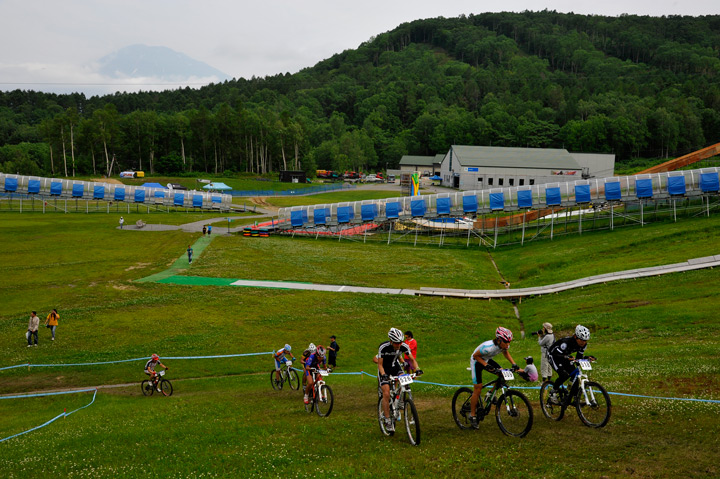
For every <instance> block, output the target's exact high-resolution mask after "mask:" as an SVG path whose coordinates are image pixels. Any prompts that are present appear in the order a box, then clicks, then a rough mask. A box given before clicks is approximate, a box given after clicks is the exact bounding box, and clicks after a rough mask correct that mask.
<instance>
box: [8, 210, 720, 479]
mask: <svg viewBox="0 0 720 479" xmlns="http://www.w3.org/2000/svg"><path fill="white" fill-rule="evenodd" d="M158 216H160V215H158ZM169 216H172V218H165V219H163V221H165V222H167V223H168V224H169V223H171V222H174V221H177V219H176V217H177V215H169ZM187 216H188V217H192V219H191V221H198V220H200V219H204V218H203V217H200V218H196V217H195V216H194V215H187ZM143 219H145V220H146V218H143ZM126 220H127V218H126ZM677 225H678V226H677V228H678V229H677V230H673V229H672V228H674V227H675V226H673V225H651V226H646V227H645V228H636V229H632V230H630V229H626V230H618V231H614V232H605V233H602V232H598V233H592V234H591V235H585V234H584V235H583V236H582V237H574V236H568V237H563V238H560V239H556V240H554V241H552V242H550V241H547V242H537V243H533V244H530V245H526V246H525V247H523V248H514V247H508V248H501V249H498V250H495V251H492V252H491V254H492V259H493V260H494V261H495V262H496V263H497V265H498V268H499V269H500V272H501V273H502V274H503V276H504V277H505V278H506V279H507V280H508V281H510V282H511V283H512V284H513V287H515V286H518V287H521V286H528V285H532V284H547V283H553V282H557V281H565V280H567V279H570V278H575V277H582V276H588V275H591V274H599V273H601V272H607V271H615V270H621V269H629V268H635V267H642V266H651V265H656V264H664V263H673V262H678V261H683V260H686V259H688V258H693V257H698V256H706V255H709V254H715V253H717V251H713V249H714V245H717V244H718V243H717V241H718V236H719V235H718V228H717V226H718V225H717V222H716V221H715V219H714V218H713V217H711V218H710V219H707V218H704V219H697V220H687V221H683V222H681V223H678V224H677ZM116 226H117V222H116V218H115V217H113V216H112V215H111V216H107V215H79V214H77V215H76V214H70V215H60V214H57V215H36V214H32V215H19V214H17V213H0V239H1V240H2V241H3V244H4V245H5V250H6V251H5V256H6V261H4V262H3V264H2V265H0V273H2V274H1V275H0V299H2V304H3V308H2V309H1V310H0V357H1V358H2V362H1V363H0V367H3V366H9V365H16V364H24V363H33V364H51V363H82V362H97V361H109V360H118V359H130V358H140V357H147V356H148V355H149V354H150V353H152V352H157V353H158V354H160V355H161V357H169V356H200V355H220V354H233V353H247V352H266V351H270V350H271V349H274V348H278V347H280V346H281V345H282V344H284V343H285V342H290V343H291V344H292V345H293V346H294V349H295V350H299V349H300V348H301V347H302V346H303V345H305V344H307V343H309V342H310V341H313V342H315V343H322V342H325V341H327V340H328V337H329V335H330V334H336V335H337V336H338V342H339V343H340V344H341V346H342V350H341V353H340V357H339V360H338V363H339V365H340V368H339V369H338V372H343V371H345V372H351V371H360V370H366V371H367V370H372V368H373V364H372V363H371V361H370V358H371V357H372V356H373V354H374V352H375V349H376V347H377V344H379V343H380V342H381V341H382V340H383V338H384V337H385V333H386V331H387V329H388V328H389V327H390V326H397V327H400V328H402V329H412V330H413V331H414V332H415V336H416V338H417V339H418V342H419V355H418V356H419V358H418V359H419V362H420V366H421V367H422V368H423V369H424V370H425V372H426V375H425V377H423V379H424V380H426V381H430V382H437V383H443V384H468V383H469V382H470V378H469V373H468V372H467V371H466V370H465V368H466V366H467V365H468V360H469V356H470V354H471V352H472V350H473V348H474V347H476V346H477V344H479V342H481V341H483V340H485V339H488V338H490V337H491V335H492V331H493V330H494V329H495V328H496V327H497V326H498V325H505V326H507V327H510V328H511V329H512V330H513V331H514V332H515V334H516V337H518V340H517V341H515V342H513V345H512V348H511V353H512V354H513V356H514V358H515V359H516V360H518V361H520V360H521V358H522V357H524V356H526V355H533V356H535V357H536V358H537V357H538V356H539V350H538V347H537V343H536V342H535V338H532V337H529V338H528V339H526V340H521V339H519V336H520V334H519V332H520V329H521V327H522V326H524V328H525V330H526V331H532V330H536V329H538V327H539V326H540V324H541V323H542V322H543V321H551V322H553V323H554V324H555V329H556V331H557V333H558V337H560V336H562V335H563V334H569V333H570V331H571V330H572V328H573V327H574V325H575V324H577V323H582V324H585V325H587V326H588V327H590V329H591V330H592V334H593V336H592V339H591V342H590V347H589V348H588V352H589V353H591V354H594V355H595V356H597V357H598V358H599V360H600V361H599V362H598V363H597V365H596V368H595V370H594V371H592V372H591V377H592V378H594V379H597V380H598V381H600V382H601V383H603V384H605V385H606V386H607V387H608V389H609V390H611V391H615V392H622V393H630V394H644V395H650V396H663V397H692V398H710V399H715V400H717V399H720V396H719V395H718V391H720V375H719V374H718V373H719V372H720V360H719V359H718V358H717V350H718V348H719V347H720V335H719V334H718V333H719V332H720V331H719V329H720V326H719V325H718V323H717V321H716V318H717V308H718V305H719V304H720V298H719V297H718V295H719V293H718V291H717V284H718V281H719V280H720V271H718V270H717V269H714V270H700V271H693V272H687V273H683V274H676V275H667V276H662V277H653V278H646V279H642V280H636V281H623V282H617V283H608V284H607V285H598V286H593V287H589V288H584V289H582V290H577V291H573V292H568V293H563V294H558V295H552V296H543V297H540V298H531V299H526V300H523V301H522V303H520V304H519V305H518V309H519V314H520V322H519V321H518V319H517V318H516V316H515V312H514V310H513V308H512V305H511V304H510V303H508V302H503V301H471V300H456V299H441V298H428V297H405V296H386V295H379V296H377V295H367V294H349V293H348V294H331V293H322V292H309V291H289V290H261V289H252V288H236V287H212V286H207V287H204V286H203V287H192V286H178V285H162V284H154V283H137V282H135V281H134V280H136V279H139V278H143V277H146V276H148V275H150V274H153V273H157V272H160V271H163V270H164V269H165V268H167V267H168V266H169V265H170V264H172V263H173V262H174V261H175V260H176V259H177V258H178V257H180V256H181V255H182V254H183V252H184V250H185V248H186V247H187V244H188V243H192V242H194V241H195V240H196V239H198V237H199V235H198V234H188V233H183V232H179V231H169V232H143V231H119V230H117V229H116ZM185 274H190V275H198V276H215V277H237V278H245V279H285V280H295V281H313V282H318V283H322V282H327V283H333V284H362V285H370V286H388V287H419V286H433V285H446V286H448V287H461V288H493V287H496V286H499V285H498V283H497V282H498V281H499V278H500V276H499V273H498V272H497V271H496V269H495V267H494V266H493V265H492V262H491V261H490V252H488V251H486V250H484V249H477V248H475V249H470V250H465V249H460V248H455V249H439V248H437V247H435V248H421V247H418V248H411V247H407V246H403V245H391V246H389V247H388V246H387V245H371V244H368V245H365V246H363V245H362V244H361V243H355V242H347V241H341V242H337V241H315V240H309V239H301V240H298V239H295V240H291V239H289V238H269V239H259V238H244V237H237V236H231V237H221V236H218V237H215V238H213V241H212V243H211V244H210V246H209V247H208V248H207V249H206V250H205V252H204V253H203V255H202V256H200V257H198V258H196V260H195V261H194V262H193V265H192V267H191V268H189V269H188V270H187V271H185ZM516 283H517V284H516ZM53 307H57V308H58V310H59V311H60V315H61V318H60V327H59V328H58V331H57V340H56V341H55V342H50V341H49V336H50V335H49V330H47V329H43V328H41V331H40V346H39V347H37V348H26V347H25V342H24V331H25V329H26V325H27V318H28V316H29V312H30V310H31V309H36V310H38V312H39V313H40V316H41V318H42V319H43V320H44V317H45V315H47V313H48V312H49V310H50V308H53ZM521 325H522V326H521ZM502 361H503V360H501V362H502ZM167 364H168V365H169V366H170V367H171V369H170V371H169V377H170V379H172V380H173V383H174V385H175V394H174V395H173V396H172V397H171V398H162V397H157V396H154V397H151V398H145V397H142V396H141V394H140V389H139V386H138V384H139V381H140V380H141V379H142V378H143V374H142V365H143V362H142V361H137V362H130V363H120V364H109V365H102V366H74V367H63V368H60V367H44V368H39V367H38V368H31V369H29V370H28V369H27V368H16V369H10V370H4V371H0V393H2V394H10V393H18V392H23V391H38V390H46V389H53V388H80V387H87V386H96V385H101V384H126V383H133V384H132V385H131V386H127V387H118V388H112V389H101V390H100V391H99V392H98V395H97V398H96V400H95V403H94V404H93V405H91V406H89V407H88V408H86V409H82V410H80V411H78V412H76V413H74V414H72V415H71V416H69V417H67V418H65V419H59V420H58V421H56V422H55V423H53V424H51V425H49V426H47V427H45V428H42V429H40V430H37V431H34V432H31V433H29V434H27V435H24V436H21V437H19V438H16V439H11V440H9V441H6V442H3V443H0V450H1V451H2V454H0V476H1V477H18V478H20V477H22V478H26V477H47V476H48V475H50V474H56V475H58V474H59V475H62V476H66V477H81V476H90V477H137V476H139V475H141V474H147V475H151V476H159V477H240V476H242V477H276V476H278V475H282V476H288V477H299V476H306V475H307V474H312V473H315V474H322V475H327V476H337V477H354V476H360V477H376V476H377V475H378V474H379V471H390V472H391V473H398V474H400V473H410V474H412V475H414V476H418V477H429V476H438V475H442V476H447V477H460V476H465V477H466V476H468V475H470V474H473V473H475V474H477V473H478V472H482V473H488V474H504V475H509V476H510V477H557V476H559V475H560V476H562V475H570V474H574V475H578V474H582V475H583V476H585V477H625V476H627V477H674V476H677V475H683V476H687V477H712V476H717V475H718V473H719V471H718V469H719V468H718V466H717V461H716V460H715V459H714V458H715V456H716V448H717V436H716V431H717V428H718V426H719V425H720V420H718V412H719V411H720V405H717V404H707V403H692V402H677V401H666V400H656V399H642V398H631V397H626V396H613V397H612V399H613V417H612V419H611V422H610V424H609V425H608V426H607V427H606V428H604V429H602V430H591V429H588V428H586V427H584V426H582V425H581V424H580V421H579V420H578V418H577V416H576V415H575V414H574V412H572V411H570V412H569V414H568V416H567V417H566V418H565V419H564V420H563V421H562V422H560V423H552V422H550V421H547V420H546V419H545V418H544V417H542V413H541V411H540V409H539V407H538V404H537V402H536V400H537V393H536V392H535V391H534V390H528V395H529V396H530V398H531V400H532V401H533V403H534V406H535V425H534V427H533V430H532V431H531V432H530V434H529V435H528V436H527V437H526V438H524V439H521V440H517V439H512V438H508V437H505V436H503V435H502V433H501V432H500V430H499V429H498V427H497V425H496V424H495V423H494V420H492V418H488V420H486V421H484V422H483V423H482V424H481V427H480V431H476V432H471V431H460V430H459V429H458V428H457V427H456V426H455V425H454V423H453V421H452V418H451V415H450V399H451V397H452V394H453V392H454V388H447V387H441V386H434V385H421V384H419V385H417V386H416V387H415V388H414V389H415V396H416V399H417V403H418V408H419V412H420V419H421V424H422V431H423V440H422V444H421V445H420V446H419V447H418V448H414V447H412V446H410V445H409V444H408V443H407V441H406V440H405V439H404V438H403V437H402V435H400V434H398V435H396V436H395V437H393V438H383V437H381V436H380V432H379V430H378V427H377V422H376V421H375V417H374V411H375V408H376V401H377V400H376V397H377V396H376V390H375V383H374V380H373V379H372V378H369V377H362V376H357V375H350V376H342V375H331V376H330V378H329V379H328V383H329V384H330V385H331V386H332V387H333V389H334V391H335V399H336V402H335V410H334V411H333V413H332V415H331V416H330V417H328V418H326V419H321V418H319V417H317V416H316V415H312V416H310V415H307V414H306V413H305V412H304V410H303V407H302V403H301V401H302V399H301V397H300V395H299V393H293V392H290V391H286V390H285V391H281V392H274V391H272V390H271V388H270V385H269V384H268V372H269V370H270V368H271V364H272V362H271V360H270V358H269V356H250V357H246V358H227V359H202V360H189V359H187V360H169V361H168V362H167ZM518 385H520V386H523V385H525V384H518ZM91 397H92V393H82V394H73V395H65V396H51V397H42V398H35V399H7V400H0V438H3V437H7V436H10V435H13V434H16V433H19V432H21V431H24V430H27V429H29V428H31V427H34V426H37V425H40V424H42V423H44V422H45V421H47V420H49V419H51V418H53V417H55V416H56V415H58V414H59V413H61V412H62V411H63V409H67V411H71V410H74V409H76V408H79V407H81V406H84V405H86V404H88V403H89V402H90V400H91ZM558 445H562V446H558Z"/></svg>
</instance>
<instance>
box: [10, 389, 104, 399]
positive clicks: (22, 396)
mask: <svg viewBox="0 0 720 479" xmlns="http://www.w3.org/2000/svg"><path fill="white" fill-rule="evenodd" d="M90 391H97V389H95V388H90V389H78V390H75V391H60V392H55V393H33V394H18V395H17V396H0V399H20V398H34V397H42V396H60V395H62V394H75V393H87V392H90Z"/></svg>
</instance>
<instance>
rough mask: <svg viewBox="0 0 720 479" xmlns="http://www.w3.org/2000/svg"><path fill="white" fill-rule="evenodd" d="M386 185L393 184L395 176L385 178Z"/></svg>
mask: <svg viewBox="0 0 720 479" xmlns="http://www.w3.org/2000/svg"><path fill="white" fill-rule="evenodd" d="M387 182H388V183H395V175H388V177H387Z"/></svg>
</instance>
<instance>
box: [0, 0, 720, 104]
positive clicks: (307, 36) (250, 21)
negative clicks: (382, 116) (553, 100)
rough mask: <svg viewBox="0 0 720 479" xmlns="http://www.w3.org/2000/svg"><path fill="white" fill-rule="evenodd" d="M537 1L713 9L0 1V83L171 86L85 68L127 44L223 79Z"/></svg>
mask: <svg viewBox="0 0 720 479" xmlns="http://www.w3.org/2000/svg"><path fill="white" fill-rule="evenodd" d="M543 9H548V10H557V11H559V12H571V11H572V12H575V13H580V14H598V15H610V16H617V15H620V14H622V13H630V14H638V15H652V16H661V15H693V16H697V15H716V14H720V1H718V0H694V1H693V0H690V1H687V0H686V1H682V2H681V1H674V0H635V1H627V0H624V1H621V0H606V1H605V2H598V1H597V0H593V1H589V0H572V1H571V0H545V1H542V2H541V1H534V2H532V1H529V0H506V1H502V2H488V1H482V0H475V1H466V0H411V1H393V0H383V1H378V0H363V1H349V0H304V1H298V0H294V1H290V0H274V1H273V0H269V1H254V2H246V1H242V0H241V1H237V0H234V1H231V0H202V1H201V0H192V1H191V0H62V1H56V0H0V45H1V46H0V89H2V90H13V89H16V88H20V89H26V90H30V89H32V90H41V91H55V92H63V93H64V92H68V91H84V92H86V93H87V94H97V93H103V92H113V91H136V90H138V89H143V90H157V89H169V88H176V87H178V86H180V85H158V84H153V82H156V81H157V80H153V79H149V78H142V79H135V80H133V81H128V80H125V81H123V82H122V83H121V84H117V83H114V84H110V83H112V81H111V80H108V79H107V78H103V77H102V76H100V75H98V74H96V73H95V72H94V66H93V63H94V62H96V61H97V60H99V59H100V58H102V57H103V56H105V55H107V54H109V53H112V52H114V51H117V50H119V49H120V48H123V47H126V46H129V45H133V44H145V45H151V46H165V47H168V48H171V49H173V50H175V51H178V52H181V53H184V54H185V55H188V56H189V57H191V58H193V59H195V60H199V61H202V62H205V63H207V64H209V65H210V66H212V67H214V68H217V69H218V70H221V71H223V72H225V73H227V74H228V75H229V76H230V77H236V78H240V77H244V78H250V77H252V76H260V77H262V76H265V75H273V74H276V73H285V72H289V73H294V72H297V71H298V70H300V69H302V68H304V67H309V66H312V65H314V64H315V63H317V62H318V61H320V60H323V59H325V58H328V57H330V56H332V55H333V54H335V53H339V52H341V51H343V50H346V49H352V48H357V47H358V45H359V44H361V43H362V42H365V41H367V40H368V39H370V38H371V37H372V36H375V35H377V34H379V33H383V32H386V31H388V30H392V29H394V28H395V27H397V26H398V25H400V24H401V23H403V22H409V21H412V20H417V19H421V18H432V17H438V16H444V17H456V16H458V15H461V14H471V13H483V12H488V11H514V12H521V11H523V10H535V11H537V10H543ZM203 82H207V79H198V80H197V81H195V82H193V83H192V84H191V85H190V86H198V87H199V86H200V85H199V84H200V83H203Z"/></svg>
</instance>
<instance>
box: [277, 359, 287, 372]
mask: <svg viewBox="0 0 720 479" xmlns="http://www.w3.org/2000/svg"><path fill="white" fill-rule="evenodd" d="M286 362H287V358H286V357H285V356H283V357H282V358H280V361H278V360H277V358H275V371H280V365H281V364H285V363H286Z"/></svg>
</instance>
